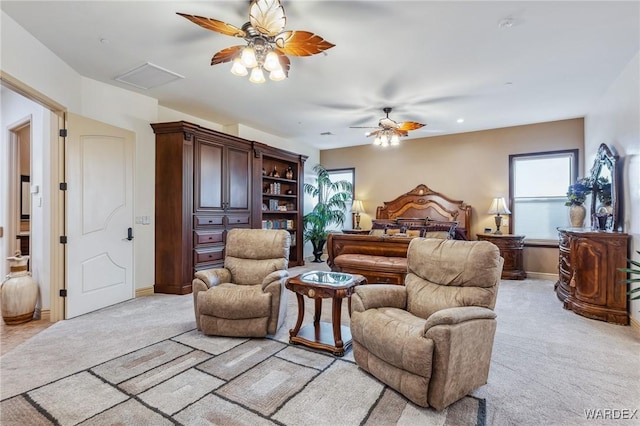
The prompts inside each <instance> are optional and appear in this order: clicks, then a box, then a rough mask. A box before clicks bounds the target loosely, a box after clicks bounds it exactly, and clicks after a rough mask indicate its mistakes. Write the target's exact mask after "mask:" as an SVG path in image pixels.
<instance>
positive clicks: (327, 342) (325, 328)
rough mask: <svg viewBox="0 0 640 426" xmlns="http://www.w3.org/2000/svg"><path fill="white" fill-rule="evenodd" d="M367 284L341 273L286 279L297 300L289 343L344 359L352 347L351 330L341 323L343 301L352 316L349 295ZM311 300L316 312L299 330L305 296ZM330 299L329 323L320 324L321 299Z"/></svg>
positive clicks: (323, 273) (313, 272) (362, 279)
mask: <svg viewBox="0 0 640 426" xmlns="http://www.w3.org/2000/svg"><path fill="white" fill-rule="evenodd" d="M363 283H366V279H365V277H363V276H362V275H354V274H345V273H343V272H325V271H311V272H305V273H304V274H300V275H298V276H295V277H293V278H289V279H288V280H287V283H286V287H287V288H288V289H289V290H291V291H293V292H294V293H295V294H296V297H297V299H298V320H297V321H296V326H295V328H294V329H293V330H289V343H291V344H297V343H299V344H302V345H305V346H308V347H311V348H315V349H322V350H326V351H329V352H331V353H333V354H334V355H336V356H343V355H344V351H345V349H347V348H348V347H349V346H350V345H351V329H350V328H349V327H345V326H343V325H341V324H340V318H341V316H342V299H344V298H345V297H347V298H348V306H349V315H351V295H352V294H353V290H354V288H355V287H356V286H357V285H360V284H363ZM303 296H307V297H309V298H311V299H314V302H315V312H314V315H313V324H308V325H306V326H304V327H302V320H303V319H304V310H305V309H304V297H303ZM327 298H331V299H332V312H331V324H329V323H327V322H324V321H320V315H321V314H322V299H327Z"/></svg>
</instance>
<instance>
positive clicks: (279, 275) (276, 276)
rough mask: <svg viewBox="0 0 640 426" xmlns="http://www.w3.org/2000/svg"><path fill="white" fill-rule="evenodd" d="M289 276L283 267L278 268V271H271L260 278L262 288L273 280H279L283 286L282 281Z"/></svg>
mask: <svg viewBox="0 0 640 426" xmlns="http://www.w3.org/2000/svg"><path fill="white" fill-rule="evenodd" d="M288 277H289V271H285V270H284V269H280V270H278V271H273V272H271V273H270V274H269V275H267V276H266V277H264V279H263V280H262V289H263V290H264V289H265V288H267V286H268V285H269V284H271V283H272V282H274V281H280V284H282V285H283V286H284V281H285V280H286V279H287V278H288Z"/></svg>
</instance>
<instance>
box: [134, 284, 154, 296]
mask: <svg viewBox="0 0 640 426" xmlns="http://www.w3.org/2000/svg"><path fill="white" fill-rule="evenodd" d="M154 293H155V292H154V291H153V286H151V287H143V288H137V289H136V297H143V296H151V295H153V294H154Z"/></svg>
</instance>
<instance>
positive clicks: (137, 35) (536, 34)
mask: <svg viewBox="0 0 640 426" xmlns="http://www.w3.org/2000/svg"><path fill="white" fill-rule="evenodd" d="M282 4H283V6H284V9H285V12H286V16H287V24H286V29H288V30H307V31H310V32H313V33H316V34H318V35H320V36H322V37H323V38H324V39H326V40H328V41H330V42H332V43H334V44H335V45H336V46H335V47H334V48H332V49H329V50H327V51H326V53H325V54H319V55H314V56H310V57H293V56H291V57H290V59H291V70H290V73H289V78H288V79H286V80H284V81H282V82H272V81H270V80H267V82H266V83H264V84H262V85H256V84H252V83H250V82H249V81H248V79H247V78H246V77H244V78H241V77H236V76H234V75H232V74H231V73H230V72H229V69H230V64H228V63H227V64H221V65H216V66H213V67H212V66H210V65H209V63H210V60H211V57H212V56H213V54H214V53H215V52H217V51H219V50H221V49H223V48H226V47H229V46H233V45H237V44H243V43H242V40H241V39H235V38H232V37H229V36H225V35H222V34H219V33H215V32H212V31H208V30H205V29H203V28H201V27H199V26H197V25H195V24H193V23H191V22H189V21H187V20H186V19H184V18H182V17H180V16H178V15H176V12H182V13H187V14H194V15H200V16H205V17H209V18H215V19H218V20H221V21H224V22H227V23H230V24H233V25H235V26H238V27H240V26H242V24H243V23H244V22H246V21H247V20H248V10H249V2H248V1H245V0H242V1H241V0H237V1H218V0H216V1H182V2H178V1H139V2H133V1H41V2H36V1H28V0H21V1H6V0H3V1H1V2H0V7H1V8H2V10H3V11H5V12H6V13H7V14H8V15H9V16H10V17H11V18H12V19H13V20H15V21H16V22H17V23H18V24H20V25H21V26H22V27H24V28H25V29H26V30H27V31H29V32H30V33H31V34H33V35H34V36H35V37H36V38H38V39H39V40H40V41H41V42H42V43H43V44H44V45H46V46H47V47H48V48H49V49H51V50H52V51H53V52H54V53H55V54H56V55H57V56H59V57H60V58H61V59H62V60H64V61H65V62H66V63H67V64H69V65H70V66H71V67H72V68H74V69H75V70H76V71H77V72H78V73H80V74H82V75H84V76H86V77H89V78H92V79H95V80H98V81H102V82H105V83H108V84H112V85H114V86H118V87H122V88H125V89H128V90H133V91H137V92H140V93H143V94H145V95H147V96H151V97H154V98H157V99H158V100H159V103H160V104H161V105H164V106H166V107H169V108H172V109H176V110H180V111H184V112H185V113H188V114H191V115H194V116H198V117H202V118H203V119H207V120H210V121H214V122H217V123H220V124H223V125H230V124H235V123H242V124H245V125H248V126H250V127H253V128H256V129H259V130H262V131H264V132H268V133H272V134H275V135H278V136H281V137H285V138H290V139H293V140H299V141H303V142H305V143H308V144H311V145H313V146H315V147H317V148H319V149H330V148H336V147H343V146H353V145H362V144H368V143H371V142H372V140H371V139H370V138H366V137H365V136H364V130H363V129H350V128H349V127H350V126H369V125H370V126H375V125H377V122H378V119H379V118H382V117H383V116H384V113H383V112H382V108H383V107H385V106H390V107H393V111H392V113H391V114H390V117H391V118H393V119H395V120H396V121H408V120H412V121H418V122H421V123H426V124H427V126H425V127H423V128H422V129H419V130H415V131H412V132H410V135H409V138H423V137H428V136H434V135H445V134H452V133H460V132H468V131H475V130H483V129H490V128H498V127H508V126H514V125H521V124H529V123H537V122H545V121H553V120H562V119H569V118H575V117H583V116H584V115H585V114H586V113H587V112H588V111H589V109H590V107H591V106H592V105H593V104H594V102H597V100H598V99H599V97H600V96H601V95H602V94H603V93H604V91H605V90H606V89H607V87H608V86H609V85H610V84H611V83H612V82H613V81H614V80H615V78H616V77H617V76H618V75H619V73H620V72H621V70H622V69H623V67H624V66H625V65H627V64H628V62H629V61H630V60H631V59H632V58H633V57H634V55H635V54H636V53H637V52H638V50H639V45H640V26H639V20H640V19H639V18H640V2H638V1H626V2H612V1H601V2H600V1H585V2H580V1H564V2H551V1H549V2H539V1H531V2H510V1H494V2H484V1H470V2H461V1H442V2H436V1H327V0H325V1H306V0H303V1H300V0H297V1H295V0H282ZM504 19H511V20H512V22H513V25H512V26H511V27H510V28H501V27H500V26H499V23H500V22H501V21H502V20H504ZM101 40H102V41H101ZM145 62H150V63H153V64H155V65H158V66H160V67H162V68H166V69H168V70H171V71H173V72H176V73H178V74H181V75H183V76H185V78H184V79H183V80H179V81H174V82H171V83H169V84H166V85H164V86H160V87H156V88H152V89H149V90H142V89H136V88H134V87H132V86H129V85H126V84H123V83H120V82H118V81H115V80H114V78H115V77H116V76H118V75H120V74H122V73H124V72H126V71H128V70H130V69H132V68H135V67H137V66H140V65H142V64H144V63H145ZM458 118H464V122H463V123H458V122H457V119H458ZM325 132H330V133H331V134H330V135H325V136H323V135H321V133H325Z"/></svg>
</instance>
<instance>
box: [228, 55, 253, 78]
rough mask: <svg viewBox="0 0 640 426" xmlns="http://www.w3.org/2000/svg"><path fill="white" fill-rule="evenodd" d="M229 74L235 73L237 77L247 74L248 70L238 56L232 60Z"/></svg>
mask: <svg viewBox="0 0 640 426" xmlns="http://www.w3.org/2000/svg"><path fill="white" fill-rule="evenodd" d="M231 74H233V75H237V76H238V77H244V76H245V75H247V74H249V71H247V67H245V66H244V64H243V63H242V59H240V58H239V57H238V58H235V59H234V60H233V66H232V67H231Z"/></svg>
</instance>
